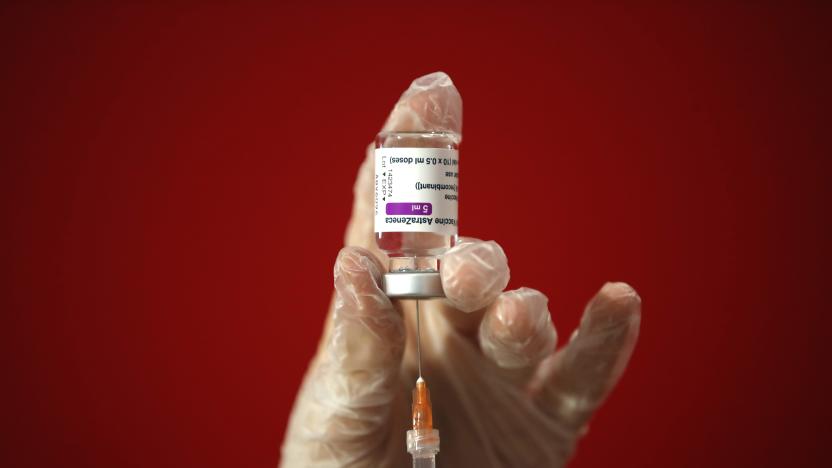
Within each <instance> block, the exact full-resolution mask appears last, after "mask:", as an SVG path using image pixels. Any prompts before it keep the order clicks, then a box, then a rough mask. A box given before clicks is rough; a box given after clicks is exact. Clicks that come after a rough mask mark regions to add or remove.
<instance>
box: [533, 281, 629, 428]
mask: <svg viewBox="0 0 832 468" xmlns="http://www.w3.org/2000/svg"><path fill="white" fill-rule="evenodd" d="M640 323H641V298H640V297H639V296H638V294H637V293H636V291H635V290H634V289H633V288H632V287H630V286H629V285H627V284H626V283H607V284H605V285H604V287H603V288H601V290H600V291H599V292H598V294H596V295H595V297H594V298H593V299H592V300H591V301H590V302H589V304H588V305H587V306H586V309H585V311H584V315H583V318H582V319H581V324H580V326H579V327H578V330H577V332H576V334H575V335H574V336H573V338H572V340H571V341H570V342H569V344H568V345H566V347H564V348H563V349H561V350H560V351H558V352H556V353H555V354H553V355H552V356H550V357H549V358H547V359H546V360H544V361H543V362H541V364H540V366H539V367H538V369H537V372H536V374H535V376H534V377H533V378H532V381H531V382H530V385H529V391H530V393H531V394H532V395H535V396H537V398H538V403H539V405H540V406H541V408H542V409H543V410H544V411H547V412H550V413H553V415H554V416H555V417H556V418H557V419H558V420H560V421H562V422H564V423H566V424H570V425H571V426H572V427H574V428H575V429H580V428H582V427H583V426H584V425H585V424H586V423H587V422H588V420H589V418H590V417H591V416H592V413H593V412H594V411H595V409H596V408H597V407H598V406H599V405H600V404H601V403H602V402H603V400H604V398H605V397H606V396H607V394H608V393H609V392H610V390H611V389H612V388H613V386H615V384H616V383H617V382H618V379H619V378H620V377H621V374H622V373H623V372H624V369H625V367H626V366H627V362H628V361H629V359H630V355H631V354H632V352H633V349H634V348H635V345H636V341H637V340H638V332H639V326H640Z"/></svg>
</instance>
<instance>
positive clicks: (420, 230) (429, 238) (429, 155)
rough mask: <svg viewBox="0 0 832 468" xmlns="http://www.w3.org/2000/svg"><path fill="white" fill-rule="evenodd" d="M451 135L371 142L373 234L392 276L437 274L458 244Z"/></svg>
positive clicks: (383, 137) (455, 139) (397, 135)
mask: <svg viewBox="0 0 832 468" xmlns="http://www.w3.org/2000/svg"><path fill="white" fill-rule="evenodd" d="M460 141H461V136H460V135H458V134H456V133H449V132H382V133H379V134H378V136H377V137H376V141H375V234H376V243H377V244H378V247H379V249H381V250H382V251H384V252H385V253H386V254H387V255H388V256H389V257H390V271H391V272H403V271H436V270H437V269H438V261H437V256H439V255H442V254H443V253H444V252H445V251H446V250H448V249H449V248H451V247H453V246H454V245H455V244H456V242H457V215H458V211H459V209H458V207H459V199H458V197H459V143H460Z"/></svg>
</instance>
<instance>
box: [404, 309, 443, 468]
mask: <svg viewBox="0 0 832 468" xmlns="http://www.w3.org/2000/svg"><path fill="white" fill-rule="evenodd" d="M421 341H422V340H421V323H420V319H419V300H418V299H417V300H416V355H417V359H418V361H419V377H418V378H417V379H416V387H415V388H414V389H413V406H412V413H413V429H411V430H409V431H407V451H408V453H410V454H411V455H412V456H413V468H434V467H435V466H436V454H437V453H439V431H438V430H436V429H434V428H433V409H432V408H431V404H430V391H428V385H427V383H425V379H423V378H422V344H421Z"/></svg>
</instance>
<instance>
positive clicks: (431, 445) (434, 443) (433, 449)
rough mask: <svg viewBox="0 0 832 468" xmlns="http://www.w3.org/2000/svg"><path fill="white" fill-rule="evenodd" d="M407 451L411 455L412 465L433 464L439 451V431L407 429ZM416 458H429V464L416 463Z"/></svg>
mask: <svg viewBox="0 0 832 468" xmlns="http://www.w3.org/2000/svg"><path fill="white" fill-rule="evenodd" d="M407 452H408V453H409V454H411V455H413V466H414V467H416V466H420V467H421V466H433V463H434V461H433V460H434V458H435V457H436V454H437V453H439V431H438V430H436V429H411V430H409V431H407ZM417 460H430V464H429V465H417V464H416V462H417Z"/></svg>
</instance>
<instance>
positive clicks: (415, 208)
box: [387, 203, 433, 215]
mask: <svg viewBox="0 0 832 468" xmlns="http://www.w3.org/2000/svg"><path fill="white" fill-rule="evenodd" d="M431 213H433V205H431V204H430V203H388V204H387V214H389V215H429V214H431Z"/></svg>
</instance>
